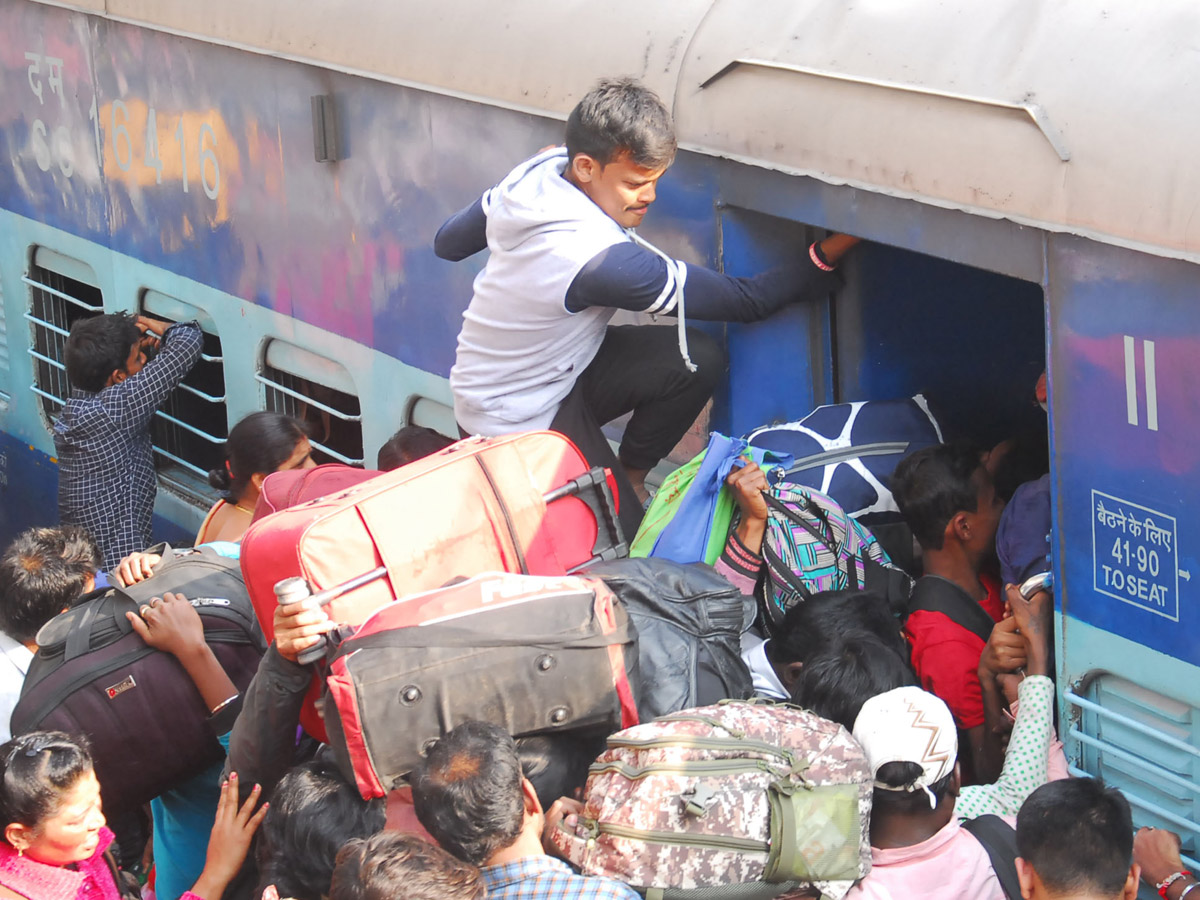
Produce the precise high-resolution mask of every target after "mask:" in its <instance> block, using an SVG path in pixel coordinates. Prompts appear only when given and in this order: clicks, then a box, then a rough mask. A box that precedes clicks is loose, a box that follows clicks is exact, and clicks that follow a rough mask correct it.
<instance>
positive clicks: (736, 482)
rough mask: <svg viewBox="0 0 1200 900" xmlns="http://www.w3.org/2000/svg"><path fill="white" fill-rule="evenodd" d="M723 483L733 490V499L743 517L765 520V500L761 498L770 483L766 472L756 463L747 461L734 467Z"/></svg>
mask: <svg viewBox="0 0 1200 900" xmlns="http://www.w3.org/2000/svg"><path fill="white" fill-rule="evenodd" d="M725 483H726V484H727V485H729V489H730V490H731V491H733V499H734V500H736V501H737V505H738V509H740V510H741V511H742V518H743V519H761V520H763V521H766V518H767V501H766V500H764V499H763V491H765V490H768V489H769V488H770V484H768V483H767V476H766V473H764V472H763V470H762V469H760V468H759V467H758V464H757V463H752V462H747V463H746V465H744V466H742V467H741V468H740V469H734V470H733V471H732V472H730V473H729V477H728V478H726V479H725Z"/></svg>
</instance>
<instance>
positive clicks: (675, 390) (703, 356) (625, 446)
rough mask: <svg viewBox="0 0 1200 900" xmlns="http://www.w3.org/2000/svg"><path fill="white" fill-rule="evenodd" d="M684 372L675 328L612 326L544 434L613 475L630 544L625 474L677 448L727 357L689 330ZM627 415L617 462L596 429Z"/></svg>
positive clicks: (633, 519) (635, 504)
mask: <svg viewBox="0 0 1200 900" xmlns="http://www.w3.org/2000/svg"><path fill="white" fill-rule="evenodd" d="M687 336H688V354H689V355H690V356H691V358H692V362H693V363H695V365H696V367H697V371H696V372H689V371H688V369H687V366H685V365H684V362H683V358H682V357H681V356H680V355H679V343H678V329H677V328H676V327H675V326H674V325H610V326H609V328H608V333H607V334H606V335H605V337H604V342H603V343H602V344H601V345H600V350H599V351H598V352H597V353H596V356H595V358H594V359H593V360H592V361H591V363H590V364H589V365H588V367H587V368H586V369H584V370H583V373H582V374H581V375H580V376H579V378H578V379H577V380H576V382H575V386H574V387H573V388H572V389H571V393H569V394H567V396H566V398H565V399H564V400H563V402H562V405H561V406H560V407H559V408H558V413H557V414H556V415H555V417H554V421H553V422H552V423H551V424H550V427H551V428H552V429H553V430H554V431H559V432H562V433H563V434H565V435H566V436H567V437H569V438H570V439H571V440H573V441H574V442H575V443H576V445H577V446H578V447H579V449H580V451H581V452H582V453H583V455H584V458H585V459H587V461H588V463H590V464H591V465H593V466H605V467H607V468H610V469H612V472H613V475H614V477H615V478H616V480H617V488H618V491H619V493H620V500H621V515H620V519H621V527H622V529H623V530H624V532H625V539H626V540H627V541H630V542H632V541H633V536H634V534H635V533H636V532H637V528H638V525H640V524H641V521H642V504H641V502H640V501H639V500H638V498H637V495H636V494H635V493H634V491H633V485H632V484H631V483H630V481H629V479H628V478H627V477H626V475H625V469H624V468H623V467H622V465H623V466H625V467H628V468H630V469H652V468H654V467H655V466H656V465H657V464H658V462H659V460H661V459H662V458H663V457H664V456H666V455H667V454H668V453H670V452H671V449H672V448H673V447H674V446H675V445H676V444H677V443H679V440H680V438H682V437H683V435H684V434H685V433H686V432H687V430H688V428H689V427H691V424H692V423H693V422H694V421H696V417H697V416H699V415H700V412H701V410H703V409H704V404H706V403H707V402H708V399H709V398H710V397H711V396H712V393H713V391H714V390H715V389H716V386H717V383H718V382H719V381H720V380H721V377H722V376H723V375H724V374H725V367H726V365H727V360H726V356H725V351H724V350H722V349H721V346H720V345H719V344H718V343H717V342H716V341H715V340H714V339H713V338H711V337H709V335H707V334H705V333H704V332H702V331H697V330H695V329H692V328H689V329H688V330H687ZM628 412H632V413H633V416H632V417H631V418H630V420H629V424H628V425H626V426H625V436H624V438H623V439H622V441H621V449H620V462H621V464H622V465H618V461H617V456H616V455H614V454H613V451H612V448H611V447H610V446H609V443H608V440H607V439H606V438H605V437H604V432H603V431H602V430H601V428H602V426H603V425H605V424H606V423H608V422H611V421H612V420H613V419H616V418H618V417H620V416H623V415H625V413H628Z"/></svg>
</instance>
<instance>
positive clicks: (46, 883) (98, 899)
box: [0, 828, 120, 900]
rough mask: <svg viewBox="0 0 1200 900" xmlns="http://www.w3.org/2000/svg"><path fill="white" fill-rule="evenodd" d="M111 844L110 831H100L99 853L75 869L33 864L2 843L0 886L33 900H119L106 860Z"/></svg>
mask: <svg viewBox="0 0 1200 900" xmlns="http://www.w3.org/2000/svg"><path fill="white" fill-rule="evenodd" d="M112 840H113V833H112V832H111V831H109V830H108V829H107V828H102V829H100V843H99V844H98V845H97V846H96V851H95V852H94V853H93V854H92V855H91V856H89V857H88V858H87V859H85V860H83V861H82V862H80V863H77V864H76V868H75V869H68V868H66V867H64V866H48V865H46V864H45V863H40V862H34V861H33V860H32V859H29V858H28V857H24V856H18V855H17V851H16V850H14V849H13V848H12V847H11V846H10V845H9V844H8V843H7V842H6V841H0V885H4V887H6V888H8V889H9V890H11V891H16V892H17V893H18V894H20V895H21V896H22V897H28V898H30V900H120V893H119V892H118V891H117V886H116V884H115V883H114V882H113V879H112V873H111V872H110V871H109V868H108V863H107V862H106V861H105V859H104V851H105V850H107V849H108V845H109V844H111V843H112Z"/></svg>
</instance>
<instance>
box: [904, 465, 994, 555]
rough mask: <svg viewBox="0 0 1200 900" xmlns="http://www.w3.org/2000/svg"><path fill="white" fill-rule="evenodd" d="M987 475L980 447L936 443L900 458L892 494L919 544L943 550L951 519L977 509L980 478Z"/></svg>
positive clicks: (929, 548) (930, 548)
mask: <svg viewBox="0 0 1200 900" xmlns="http://www.w3.org/2000/svg"><path fill="white" fill-rule="evenodd" d="M977 473H978V474H977ZM986 477H988V476H987V473H986V470H985V469H984V468H983V465H982V464H981V462H980V457H979V450H978V449H977V448H975V447H973V446H971V445H970V444H967V443H962V442H956V443H952V444H935V445H934V446H932V447H926V448H924V449H923V450H918V451H917V452H916V453H914V454H913V455H912V456H908V457H905V458H904V459H902V460H900V464H899V465H898V466H896V471H895V472H894V473H893V474H892V479H891V489H892V497H894V498H895V500H896V505H897V506H898V507H900V513H901V514H902V515H903V516H904V521H906V522H907V523H908V527H909V528H911V529H912V532H913V535H914V536H915V537H916V539H917V541H918V542H919V543H920V545H921V546H922V547H923V548H925V549H926V550H941V549H942V543H943V541H944V540H945V536H946V525H947V524H949V522H950V520H951V519H953V518H954V516H955V515H956V514H958V513H960V512H963V511H966V512H976V508H975V507H976V506H977V505H978V503H979V478H986Z"/></svg>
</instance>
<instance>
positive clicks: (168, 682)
mask: <svg viewBox="0 0 1200 900" xmlns="http://www.w3.org/2000/svg"><path fill="white" fill-rule="evenodd" d="M153 550H154V551H155V552H159V551H161V553H162V557H163V559H162V562H160V563H159V564H158V565H157V566H156V567H155V570H154V574H153V575H152V576H151V577H150V578H148V579H146V580H145V581H142V582H140V583H138V584H135V585H131V586H130V587H127V588H119V587H111V588H104V589H101V590H98V591H93V592H92V593H91V594H88V595H86V596H85V597H83V598H82V599H81V600H80V601H79V603H78V604H77V605H76V606H75V607H73V608H72V609H70V610H68V611H67V612H64V613H62V614H61V615H59V616H56V617H55V618H53V619H51V620H50V621H49V622H47V623H46V624H45V625H44V626H42V629H41V630H40V631H39V632H38V635H37V643H38V652H37V654H36V655H35V656H34V658H33V662H32V663H30V666H29V672H28V673H27V674H26V676H25V684H24V686H23V687H22V689H21V699H20V700H19V701H18V703H17V705H16V708H15V709H14V710H13V713H12V733H13V734H14V735H16V734H25V733H27V732H30V731H38V730H57V731H65V732H67V733H69V734H83V735H86V736H87V737H88V738H89V740H90V742H91V745H92V755H93V758H94V760H95V765H96V777H97V779H98V780H99V781H100V785H101V792H102V794H103V802H104V809H105V812H106V813H108V814H109V815H110V816H112V815H119V814H120V813H122V812H124V811H127V810H129V809H134V808H137V807H140V806H141V805H142V804H144V803H146V802H148V801H149V800H151V799H152V798H154V797H157V796H158V795H159V794H161V793H162V792H163V791H166V790H168V789H170V788H173V787H175V786H177V785H178V784H179V783H181V782H182V781H184V780H185V779H187V778H189V777H191V776H192V775H195V774H198V773H199V772H201V771H203V770H204V769H205V768H207V767H208V766H210V765H212V764H213V763H215V762H219V761H220V760H221V759H222V757H223V756H224V751H223V750H222V749H221V745H220V744H219V743H218V741H217V739H216V737H215V736H214V734H213V732H212V730H211V729H210V728H209V726H208V722H207V720H208V709H207V707H206V706H205V704H204V701H203V699H202V698H201V696H200V692H199V691H198V690H196V687H195V685H194V684H192V681H191V679H190V678H189V677H188V674H187V672H186V671H184V669H183V667H182V666H181V665H180V664H179V662H178V661H177V660H176V659H175V657H173V656H172V655H170V654H169V653H162V652H160V651H158V650H153V649H151V648H150V647H148V646H146V644H145V643H144V642H143V641H142V639H141V638H140V637H138V635H137V633H136V632H134V630H133V626H132V625H130V623H129V621H128V620H127V619H126V618H125V613H126V612H127V611H130V610H133V611H136V610H137V609H138V607H139V606H141V605H142V604H143V603H146V602H148V601H149V600H150V599H151V598H152V597H160V596H162V595H163V594H164V593H166V592H168V591H174V592H177V593H180V594H183V595H184V596H185V597H187V598H188V599H189V600H190V601H191V602H192V604H193V605H194V606H195V607H196V609H197V611H198V612H199V613H200V618H201V620H202V621H203V623H204V633H205V639H206V640H207V642H208V643H209V645H210V646H211V647H212V649H213V652H214V653H215V654H216V657H217V659H218V660H219V661H220V663H221V666H222V667H223V668H224V669H225V672H226V674H227V675H228V676H229V678H230V679H231V680H232V681H233V683H234V685H236V686H237V688H238V690H239V691H241V690H245V688H246V686H247V685H248V684H249V683H250V680H251V678H253V677H254V673H255V672H256V671H257V670H258V662H259V660H260V659H261V658H262V654H263V653H264V652H265V650H266V642H265V640H264V638H263V634H262V630H261V629H260V628H259V626H258V621H257V619H256V618H255V616H254V610H253V608H252V607H251V605H250V597H249V595H248V594H247V592H246V586H245V583H244V582H243V581H242V571H241V567H240V566H239V564H238V561H237V560H236V559H226V558H224V557H222V556H220V555H219V554H217V553H215V552H214V551H213V550H211V549H210V548H201V549H199V550H195V551H192V552H188V553H185V554H182V555H179V556H176V555H175V554H174V553H173V552H172V551H171V548H170V547H167V546H165V545H162V546H161V547H155V548H153Z"/></svg>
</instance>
